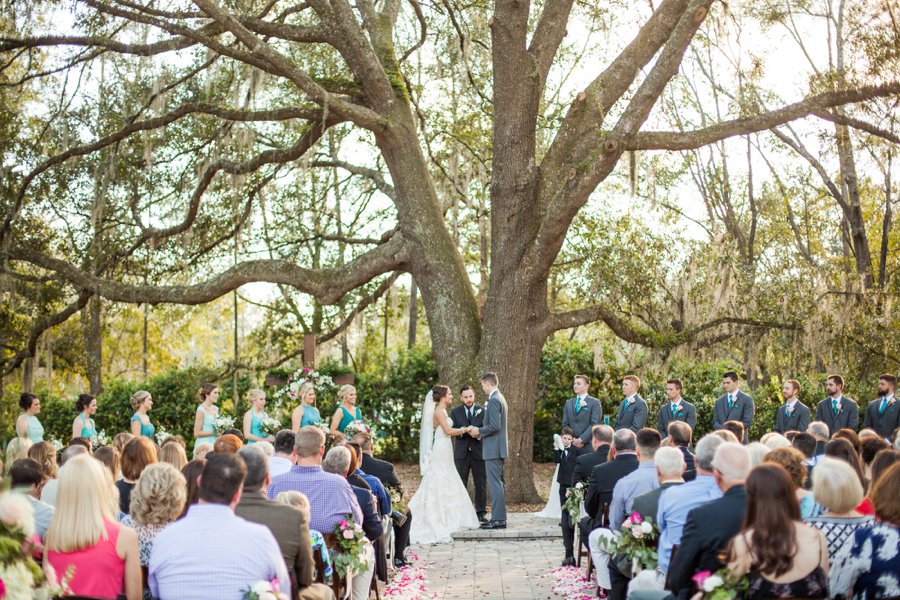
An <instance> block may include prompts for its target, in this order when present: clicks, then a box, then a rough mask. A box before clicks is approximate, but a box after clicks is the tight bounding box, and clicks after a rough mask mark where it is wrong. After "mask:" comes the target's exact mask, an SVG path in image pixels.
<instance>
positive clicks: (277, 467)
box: [269, 429, 297, 479]
mask: <svg viewBox="0 0 900 600" xmlns="http://www.w3.org/2000/svg"><path fill="white" fill-rule="evenodd" d="M294 435H295V434H294V432H293V431H291V430H290V429H282V430H281V431H279V432H278V433H276V434H275V454H274V455H273V456H272V458H270V459H269V477H271V478H272V479H275V478H276V477H278V476H279V475H283V474H285V473H287V472H288V471H290V470H291V467H292V466H294V463H295V462H297V452H296V451H295V450H294Z"/></svg>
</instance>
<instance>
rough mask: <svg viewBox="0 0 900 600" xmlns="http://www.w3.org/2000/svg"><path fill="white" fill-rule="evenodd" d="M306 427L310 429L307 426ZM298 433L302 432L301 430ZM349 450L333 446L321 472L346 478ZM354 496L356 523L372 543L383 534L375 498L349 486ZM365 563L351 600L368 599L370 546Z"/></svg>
mask: <svg viewBox="0 0 900 600" xmlns="http://www.w3.org/2000/svg"><path fill="white" fill-rule="evenodd" d="M307 427H310V426H309V425H308V426H307ZM300 431H303V429H301V430H300ZM350 453H351V450H350V449H349V448H347V446H346V445H345V446H335V447H334V448H332V449H331V450H329V451H328V454H326V455H325V459H324V460H323V461H322V470H323V471H325V473H331V474H334V475H339V476H343V477H346V476H347V475H348V473H349V472H350V460H351V458H350V457H351V454H350ZM351 487H352V489H353V492H354V493H355V494H356V500H357V502H358V503H359V506H360V508H361V509H362V514H363V518H362V520H360V521H357V522H356V523H357V524H358V525H362V528H363V531H365V532H366V539H367V540H368V541H369V542H374V541H375V540H377V539H378V538H380V537H381V535H382V534H383V533H384V528H383V524H382V522H381V518H380V517H379V516H378V512H377V511H376V509H375V504H376V502H375V497H374V496H373V495H372V492H370V491H369V490H367V489H364V488H360V487H356V486H351ZM365 563H366V564H367V565H368V568H367V569H366V570H365V572H363V573H355V574H354V575H353V585H352V588H353V596H352V600H366V599H367V598H368V597H369V588H370V587H371V585H372V578H373V577H374V575H375V550H374V547H373V546H372V544H369V543H367V544H366V556H365Z"/></svg>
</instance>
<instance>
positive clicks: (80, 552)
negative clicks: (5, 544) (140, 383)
mask: <svg viewBox="0 0 900 600" xmlns="http://www.w3.org/2000/svg"><path fill="white" fill-rule="evenodd" d="M117 513H118V503H117V502H116V498H115V491H114V487H113V485H112V477H110V475H109V472H108V471H107V469H106V467H104V466H103V465H102V464H101V463H100V462H99V461H96V460H94V459H93V458H91V457H90V456H87V455H84V456H75V457H73V458H71V459H69V460H67V461H66V464H65V468H63V469H62V470H61V471H60V473H59V494H58V496H57V499H56V510H55V511H54V513H53V519H52V520H51V521H50V528H49V529H47V537H46V539H45V540H44V549H45V553H44V567H45V569H47V570H48V571H49V572H50V574H51V577H50V580H51V582H53V581H60V580H61V579H62V578H63V577H64V576H65V574H66V573H67V572H68V571H69V569H70V568H74V571H73V572H72V578H71V579H70V580H69V588H70V589H71V591H72V594H74V595H77V596H92V597H95V598H118V597H119V596H120V595H121V594H122V593H123V590H124V594H125V597H126V598H127V600H139V598H140V597H141V563H140V556H139V554H138V537H137V534H136V533H135V532H134V531H132V530H131V529H128V528H127V527H124V526H122V525H119V523H117V522H116V514H117Z"/></svg>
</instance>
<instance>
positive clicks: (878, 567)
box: [831, 464, 900, 600]
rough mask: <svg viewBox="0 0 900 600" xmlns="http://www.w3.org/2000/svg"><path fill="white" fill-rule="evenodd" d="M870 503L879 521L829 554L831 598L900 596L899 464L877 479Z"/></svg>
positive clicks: (859, 531) (857, 532)
mask: <svg viewBox="0 0 900 600" xmlns="http://www.w3.org/2000/svg"><path fill="white" fill-rule="evenodd" d="M872 502H873V503H874V504H875V516H876V517H877V519H878V522H877V523H875V524H874V525H872V526H871V527H863V528H860V529H857V530H856V531H855V532H854V533H853V535H852V537H850V538H848V539H847V540H846V542H845V543H844V545H843V546H842V547H841V549H840V550H838V552H837V553H836V554H835V555H834V556H833V557H832V561H831V595H832V597H836V596H839V595H842V594H843V595H845V596H847V597H848V598H851V599H860V600H862V599H869V598H872V599H874V598H898V597H900V577H898V576H897V574H898V573H900V547H898V544H897V540H898V539H900V465H898V464H895V465H893V466H892V467H890V468H889V469H888V470H887V471H886V472H885V473H883V474H882V475H881V476H880V477H879V478H878V480H877V481H876V482H875V489H874V490H872Z"/></svg>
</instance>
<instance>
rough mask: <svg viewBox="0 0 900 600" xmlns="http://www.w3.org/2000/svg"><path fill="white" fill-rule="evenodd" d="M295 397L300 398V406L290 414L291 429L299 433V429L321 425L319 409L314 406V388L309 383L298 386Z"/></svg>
mask: <svg viewBox="0 0 900 600" xmlns="http://www.w3.org/2000/svg"><path fill="white" fill-rule="evenodd" d="M297 396H298V397H299V398H300V405H299V406H297V408H295V409H294V412H293V413H292V414H291V429H292V430H293V431H300V428H301V427H306V426H307V425H318V424H319V423H321V422H322V415H320V414H319V409H318V408H316V407H315V406H314V405H315V403H316V386H314V385H313V384H311V383H304V384H303V385H302V386H300V390H299V391H298V392H297Z"/></svg>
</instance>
